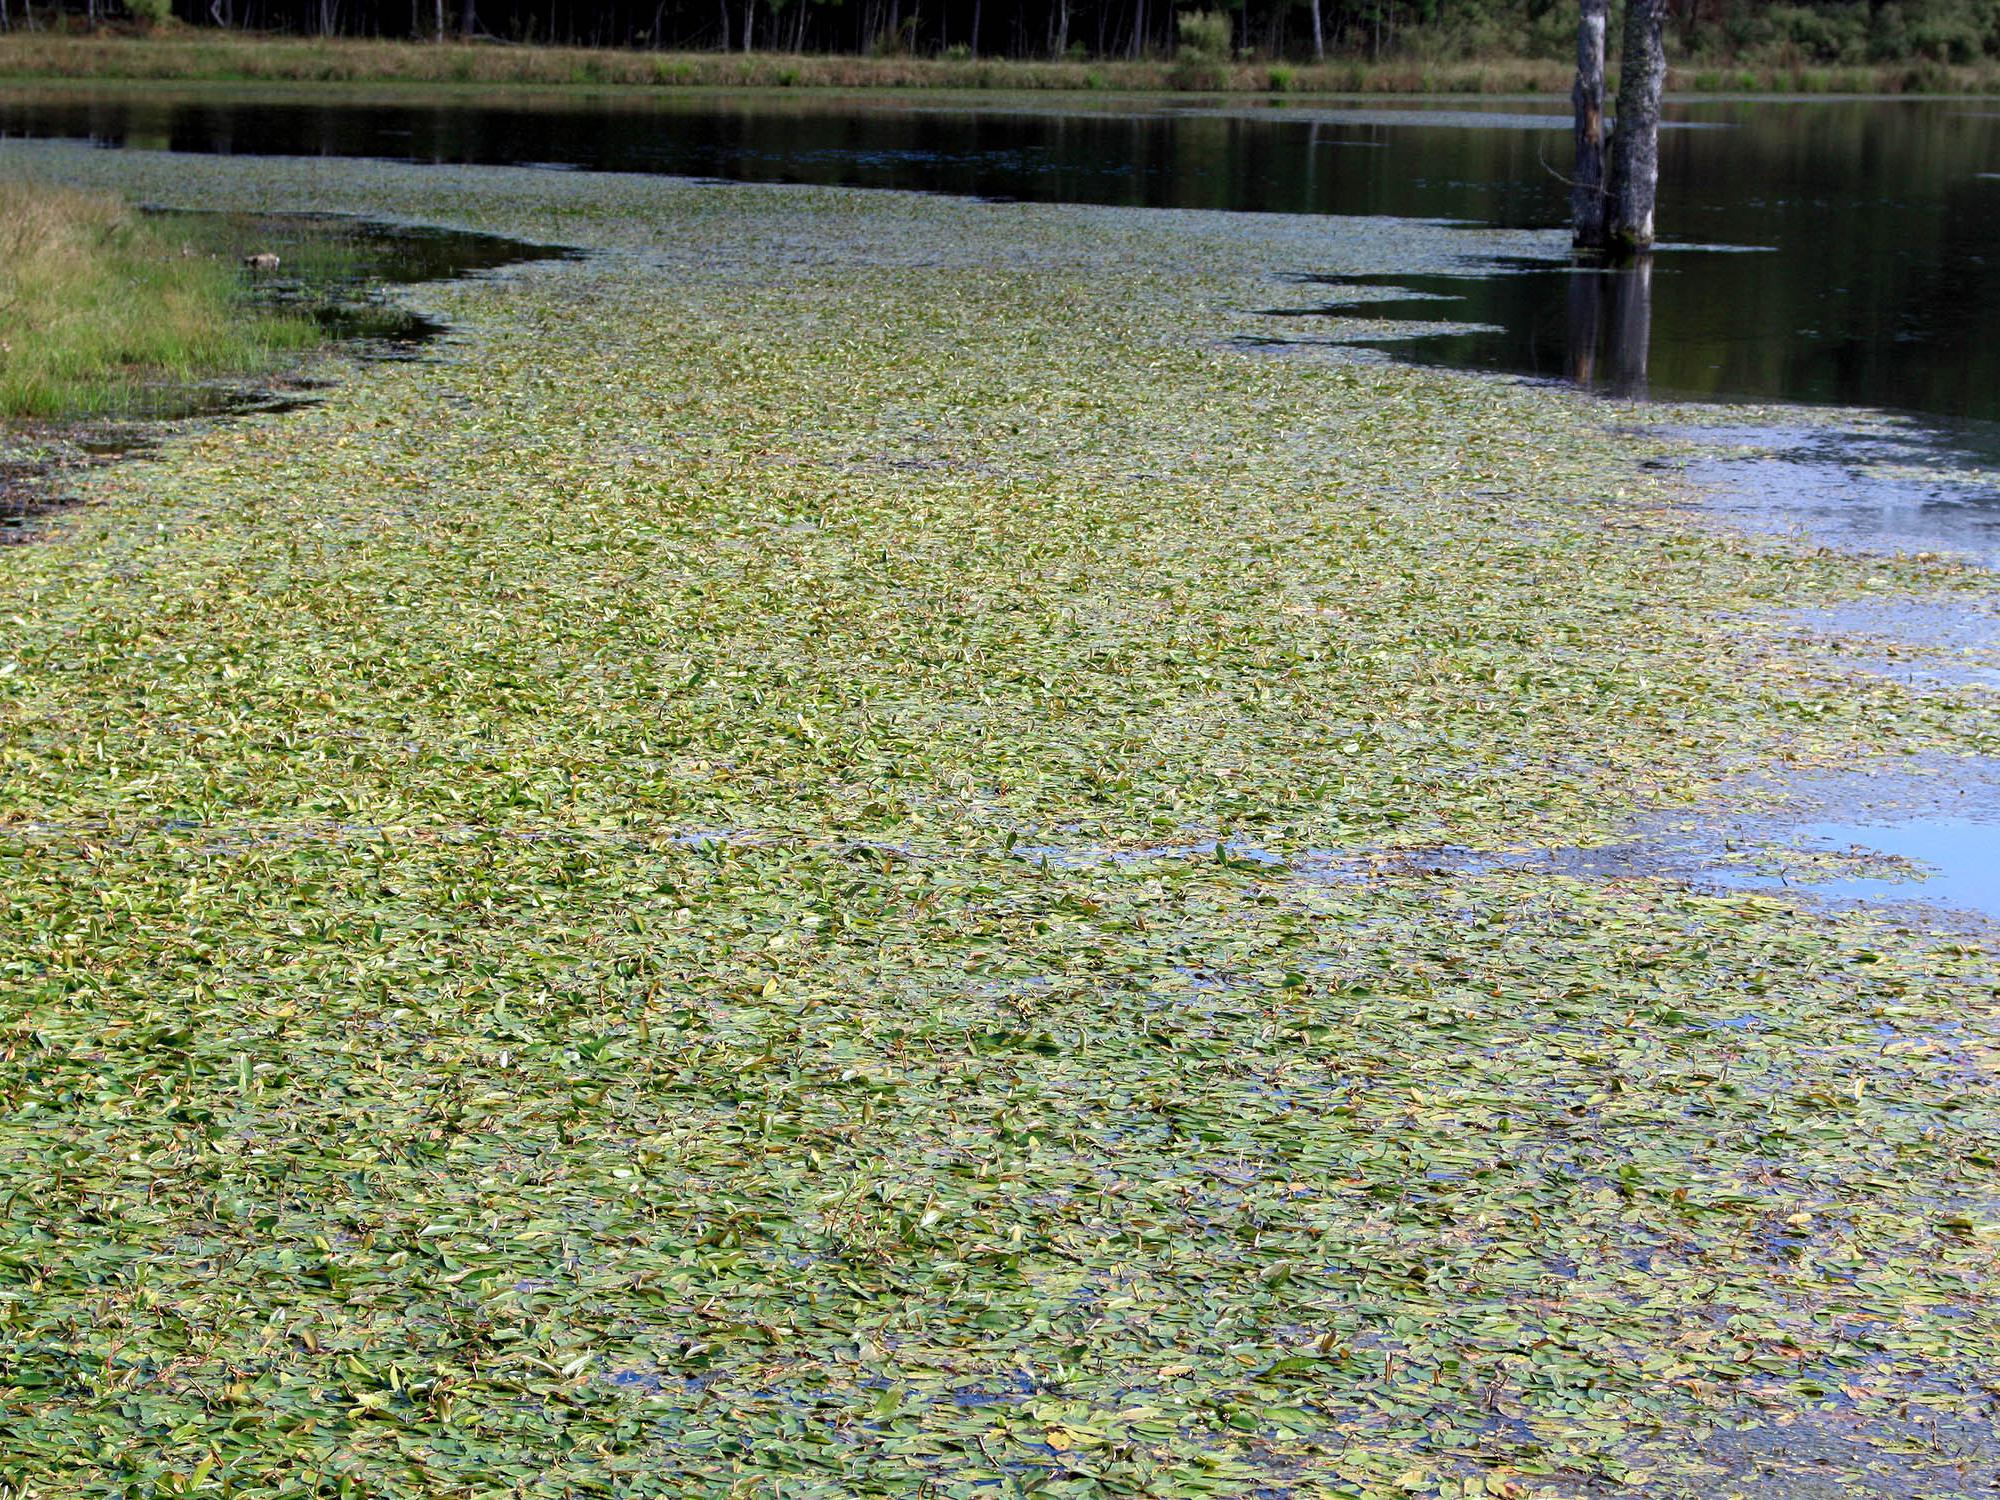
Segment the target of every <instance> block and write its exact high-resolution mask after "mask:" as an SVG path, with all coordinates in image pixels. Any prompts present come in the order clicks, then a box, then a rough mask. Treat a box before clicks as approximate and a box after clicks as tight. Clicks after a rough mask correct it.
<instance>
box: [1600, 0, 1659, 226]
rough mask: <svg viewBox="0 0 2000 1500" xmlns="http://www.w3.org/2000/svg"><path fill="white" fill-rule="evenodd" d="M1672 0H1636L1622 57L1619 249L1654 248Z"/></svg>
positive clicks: (1614, 155)
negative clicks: (1668, 10)
mask: <svg viewBox="0 0 2000 1500" xmlns="http://www.w3.org/2000/svg"><path fill="white" fill-rule="evenodd" d="M1666 19H1667V0H1631V4H1630V5H1629V6H1628V8H1627V9H1626V12H1625V50H1624V52H1623V53H1622V54H1621V55H1620V57H1619V59H1618V122H1617V128H1616V129H1615V130H1613V131H1612V134H1611V229H1610V241H1611V245H1612V247H1613V248H1614V249H1616V250H1619V251H1621V252H1623V253H1625V254H1635V253H1637V252H1640V251H1643V250H1647V249H1649V248H1651V246H1652V243H1653V202H1654V199H1655V198H1656V197H1657V196H1658V193H1659V187H1660V95H1661V94H1662V93H1664V92H1665V91H1666V86H1667V48H1666V37H1665V29H1666Z"/></svg>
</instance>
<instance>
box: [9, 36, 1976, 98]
mask: <svg viewBox="0 0 2000 1500" xmlns="http://www.w3.org/2000/svg"><path fill="white" fill-rule="evenodd" d="M0 77H4V78H8V79H13V80H33V79H101V80H105V81H112V80H174V81H182V82H211V83H260V82H271V83H282V82H299V83H306V82H313V83H332V82H354V83H369V82H372V83H427V84H438V83H459V84H482V85H504V84H564V85H588V86H612V87H663V86H664V87H697V88H804V89H819V88H838V89H877V88H879V89H915V90H923V89H969V90H988V89H990V90H1022V91H1031V92H1039V91H1059V90H1069V91H1093V90H1103V91H1108V92H1122V93H1232V94H1273V93H1276V94H1293V93H1296V94H1342V93H1349V94H1351V93H1366V94H1562V93H1566V92H1567V91H1568V89H1569V86H1570V82H1571V78H1572V69H1571V67H1570V65H1569V64H1568V62H1567V61H1565V60H1562V59H1556V58H1528V57H1520V58H1492V59H1483V60H1478V61H1434V60H1421V59H1392V60H1387V61H1381V62H1369V61H1365V60H1359V59H1351V60H1334V61H1328V62H1325V63H1316V64H1292V63H1285V62H1273V61H1243V62H1234V63H1226V64H1223V63H1217V64H1203V65H1201V66H1200V67H1186V66H1183V65H1181V64H1179V63H1176V62H1173V61H1171V60H1166V59H1142V60H1136V61H1094V62H1084V61H1062V62H1049V61H1025V60H1015V59H1003V58H968V59H955V58H936V57H851V56H836V55H818V54H796V55H795V54H791V53H761V52H753V53H717V52H639V51H627V50H614V49H599V48H587V47H541V46H523V45H513V44H496V43H479V44H463V43H448V44H445V45H442V46H439V45H434V44H431V43H424V42H405V41H387V40H374V39H360V38H351V39H350V38H341V39H332V40H329V39H320V38H302V37H280V36H255V35H241V34H232V35H226V36H225V35H219V34H214V33H188V32H183V33H179V34H169V35H154V36H131V35H119V34H100V35H94V36H74V35H55V34H49V33H15V34H12V35H8V36H4V37H0ZM1669 85H1670V87H1671V88H1672V89H1673V90H1675V91H1677V92H1683V93H1687V92H1692V93H1795V94H1913V93H1920V94H1986V93H1994V92H1996V91H2000V67H1996V66H1994V65H1991V64H1984V65H1979V66H1972V67H1951V66H1947V65H1944V64H1941V63H1936V62H1931V61H1925V60H1910V61H1907V62H1897V63H1888V64H1877V65H1866V66H1853V67H1842V66H1825V65H1817V64H1806V63H1803V62H1799V61H1797V60H1795V59H1789V58H1785V57H1775V58H1767V59H1761V60H1748V61H1745V60H1731V59H1709V58H1694V59H1687V60H1684V61H1682V62H1680V63H1678V64H1677V65H1676V66H1675V67H1674V69H1673V71H1672V73H1671V75H1670V78H1669Z"/></svg>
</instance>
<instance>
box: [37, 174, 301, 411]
mask: <svg viewBox="0 0 2000 1500" xmlns="http://www.w3.org/2000/svg"><path fill="white" fill-rule="evenodd" d="M321 337H322V335H321V333H320V331H319V329H318V327H317V326H316V325H315V324H314V323H313V322H312V320H311V319H308V318H300V317H294V316H289V315H285V314H273V313H269V312H265V311H262V310H258V309H255V308H252V307H250V306H249V305H248V304H247V300H246V296H245V282H244V277H243V275H242V272H241V271H240V270H239V269H238V268H237V267H236V266H235V265H234V264H232V263H230V262H228V261H225V260H223V259H220V258H218V257H216V256H214V255H211V254H203V253H198V252H196V251H195V250H194V248H193V247H192V246H184V245H182V244H181V243H180V242H179V241H177V240H176V239H174V238H173V237H172V236H171V235H170V234H168V233H166V232H165V231H164V230H163V228H162V227H161V226H158V225H155V224H151V223H148V222H147V221H146V220H144V219H143V218H141V217H140V216H139V215H137V214H135V213H134V212H133V210H132V209H131V208H130V207H129V206H127V205H126V204H125V203H124V202H123V201H121V200H120V199H118V198H117V197H115V196H113V195H110V194H106V193H92V192H75V191H69V190H65V189H60V188H50V187H43V186H40V185H37V184H35V183H31V182H26V181H20V180H15V181H5V182H0V416H9V417H60V416H73V415H87V414H93V413H101V412H104V411H109V410H113V409H118V408H123V407H128V406H130V405H132V404H133V402H134V401H135V400H136V399H139V398H140V396H141V395H142V393H143V391H144V390H145V389H146V388H148V387H154V386H159V385H162V384H171V383H174V382H180V381H187V380H194V379H200V378H203V377H206V376H212V375H219V374H227V373H231V372H235V371H240V370H247V369H252V368H255V367H257V366H259V365H261V364H264V363H265V362H267V361H268V360H269V359H270V358H271V357H272V356H273V355H274V354H277V353H279V352H281V351H286V350H296V349H299V348H302V347H307V346H309V345H312V344H314V343H317V342H318V341H319V340H320V339H321Z"/></svg>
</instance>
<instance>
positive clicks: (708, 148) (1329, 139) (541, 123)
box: [0, 85, 2000, 421]
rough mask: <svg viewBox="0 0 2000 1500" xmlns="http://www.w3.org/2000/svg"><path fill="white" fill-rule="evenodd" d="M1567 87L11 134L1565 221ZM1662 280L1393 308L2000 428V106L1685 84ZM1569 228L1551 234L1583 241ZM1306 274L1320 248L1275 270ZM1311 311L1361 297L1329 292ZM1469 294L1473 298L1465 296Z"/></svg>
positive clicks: (163, 118)
mask: <svg viewBox="0 0 2000 1500" xmlns="http://www.w3.org/2000/svg"><path fill="white" fill-rule="evenodd" d="M1568 130H1569V122H1568V118H1567V115H1566V114H1565V113H1564V111H1563V109H1562V108H1561V106H1560V105H1557V104H1554V103H1552V102H1550V101H1535V102H1522V101H1513V102H1501V103H1491V102H1468V101H1450V102H1444V101H1437V102H1431V103H1412V102H1410V101H1372V102H1354V103H1341V104H1338V105H1337V106H1336V105H1333V104H1328V103H1325V102H1314V103H1305V102H1299V101H1291V100H1271V101H1261V102H1260V101H1250V102H1245V101H1242V100H1206V101H1204V100H1199V99H1195V100H1190V99H1188V98H1186V97H1177V98H1174V99H1170V100H1130V99H1122V100H1117V101H1111V102H1105V101H1097V100H1092V99H1090V98H1088V97H1087V96H1085V97H1076V96H1068V97H1057V98H1047V97H1037V98H1020V97H1010V96H986V97H983V98H982V97H978V96H958V97H941V96H934V95H927V96H922V97H915V98H913V97H911V96H907V95H906V96H902V97H885V96H882V95H871V96H866V97H854V96H827V95H810V96H807V95H801V96H787V95H782V94H780V95H775V96H774V95H771V94H764V95H759V96H745V95H734V94H727V93H717V92H695V91H684V92H673V91H660V92H655V93H648V94H645V95H638V94H633V93H629V92H628V93H610V94H587V93H581V92H577V91H554V90H551V91H544V92H541V93H534V94H522V93H514V94H511V95H508V96H505V97H504V98H496V97H493V96H490V95H483V94H480V93H477V92H472V91H464V90H449V89H447V90H432V91H429V92H426V93H425V94H423V95H421V96H419V95H416V94H414V93H411V92H389V93H385V92H381V91H375V92H368V91H360V90H354V89H338V88H334V89H318V90H314V89H292V90H290V91H287V92H283V93H277V92H271V91H268V90H265V91H258V90H255V89H246V88H231V87H221V86H211V87H207V88H202V89H186V88H180V87H173V88H160V87H147V86H131V85H126V86H118V87H105V86H86V87H74V86H70V87H57V86H46V87H39V88H18V89H13V90H10V91H9V92H8V94H7V96H6V97H5V98H4V99H0V134H13V135H35V136H61V137H70V138H84V139H89V140H93V141H97V142H100V143H102V144H104V145H107V146H133V147H152V148H171V149H175V150H182V151H203V152H240V153H246V154H280V155H340V156H380V157H391V158H397V159H402V160H415V161H429V162H455V163H505V164H513V165H542V166H554V167H580V168H598V169H606V170H618V171H641V172H667V173H678V174H686V175H693V176H698V177H709V178H723V179H730V180H743V181H762V182H798V183H831V184H844V185H851V186H859V187H882V188H911V189H919V190H926V191H935V192H944V193H959V194H972V195H979V196H987V197H1001V198H1021V199H1031V200H1040V201H1062V202H1085V203H1111V204H1127V205H1138V206H1149V207H1162V208H1168V207H1177V208H1211V209H1228V210H1246V211H1248V210H1258V211H1271V212H1278V213H1298V214H1358V215H1396V216H1400V217H1406V218H1434V219H1446V220H1454V221H1459V222H1463V223H1467V224H1475V225H1484V226H1499V227H1505V228H1527V229H1537V228H1549V229H1553V228H1557V227H1559V226H1561V225H1562V223H1563V222H1564V219H1565V214H1566V194H1567V187H1566V186H1565V184H1564V183H1563V182H1562V180H1561V179H1560V177H1559V175H1558V174H1559V173H1560V172H1561V171H1562V170H1563V169H1564V167H1565V164H1566V162H1567V160H1568V155H1569V144H1568ZM1661 158H1662V174H1663V178H1662V194H1661V204H1660V222H1661V225H1662V229H1663V232H1664V233H1665V234H1667V235H1668V236H1670V237H1671V238H1672V240H1673V241H1674V243H1673V245H1672V246H1669V247H1666V248H1663V250H1662V252H1661V253H1660V254H1659V255H1658V256H1657V257H1656V258H1655V260H1654V262H1653V266H1652V269H1651V271H1650V273H1649V274H1648V275H1646V276H1645V277H1643V278H1635V277H1632V276H1627V275H1619V274H1613V273H1605V272H1601V271H1584V272H1582V273H1581V274H1572V269H1571V268H1570V267H1569V266H1568V265H1566V264H1564V263H1562V262H1560V261H1535V262H1512V263H1505V264H1493V263H1486V264H1479V263H1470V264H1468V266H1467V267H1466V270H1467V272H1468V274H1467V275H1466V276H1463V277H1450V278H1406V279H1403V280H1401V281H1400V282H1399V283H1397V284H1400V285H1403V286H1405V287H1407V288H1409V289H1410V290H1411V291H1412V292H1413V293H1416V294H1419V296H1418V297H1417V298H1414V299H1404V300H1403V301H1402V302H1401V303H1400V304H1399V305H1396V306H1394V307H1389V308H1381V309H1377V311H1382V312H1392V313H1394V314H1395V315H1396V316H1398V317H1415V318H1417V319H1419V320H1436V319H1438V318H1440V317H1442V318H1448V319H1451V320H1453V321H1456V322H1464V321H1471V322H1476V323H1480V324H1485V325H1490V328H1489V331H1486V332H1480V333H1472V334H1464V333H1453V334H1450V335H1446V336H1438V337H1432V338H1422V339H1417V340H1415V341H1406V342H1404V343H1402V344H1400V345H1399V346H1398V347H1397V349H1396V352H1397V353H1398V355H1399V356H1400V357H1405V358H1411V359H1418V360H1425V361H1430V362H1437V363H1445V364H1451V365H1470V366H1473V367H1476V368H1486V369H1497V370H1511V371H1517V372H1522V373H1528V374H1545V375H1552V376H1557V377H1561V376H1574V377H1577V378H1580V379H1583V380H1586V381H1588V382H1591V383H1599V384H1605V385H1608V386H1611V387H1613V388H1614V389H1622V390H1625V391H1631V392H1636V391H1637V390H1639V389H1647V390H1650V392H1651V393H1653V394H1656V395H1674V396H1683V395H1685V396H1702V397H1726V398H1752V399H1770V400H1785V401H1793V400H1803V401H1820V402H1837V403H1841V404H1844V405H1863V406H1874V407H1882V408H1888V409H1896V410H1906V411H1912V412H1918V413H1923V414H1926V415H1929V416H1934V417H1944V418H1954V419H1957V418H1974V419H1983V420H1985V421H2000V109H1995V108H1993V107H1991V106H1990V105H1986V104H1979V103H1969V102H1967V101H1964V100H1923V101H1917V100H1860V101H1857V100H1799V101H1742V100H1715V101H1699V102H1683V103H1678V104H1675V105H1673V106H1672V107H1671V108H1670V110H1669V119H1668V122H1667V129H1666V131H1665V134H1664V137H1663V140H1662V143H1661ZM1558 246H1559V242H1556V241H1552V242H1551V248H1552V249H1556V248H1557V247H1558ZM1272 269H1273V271H1274V273H1277V274H1280V275H1283V274H1286V273H1294V274H1297V275H1299V276H1301V277H1304V276H1306V275H1308V274H1309V273H1310V272H1311V269H1312V268H1310V267H1305V266H1298V267H1287V266H1274V267H1273V268H1272ZM1319 290H1320V291H1321V292H1323V293H1325V294H1326V295H1323V296H1321V297H1320V298H1319V299H1318V304H1317V305H1316V304H1314V303H1312V302H1310V301H1308V302H1307V303H1306V304H1305V305H1304V306H1303V307H1302V308H1300V309H1298V310H1297V311H1296V313H1295V314H1294V317H1295V318H1311V317H1313V316H1315V315H1316V314H1317V313H1318V312H1319V311H1320V310H1321V307H1322V306H1324V305H1331V304H1336V303H1338V302H1340V301H1341V295H1340V292H1339V290H1338V289H1331V290H1330V289H1328V288H1325V287H1321V288H1320V289H1319ZM1441 299H1449V300H1441Z"/></svg>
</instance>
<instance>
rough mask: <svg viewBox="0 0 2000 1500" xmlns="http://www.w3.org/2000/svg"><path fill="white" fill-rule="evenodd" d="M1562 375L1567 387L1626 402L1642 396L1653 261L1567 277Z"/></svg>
mask: <svg viewBox="0 0 2000 1500" xmlns="http://www.w3.org/2000/svg"><path fill="white" fill-rule="evenodd" d="M1568 313H1569V321H1568V343H1567V347H1566V350H1565V358H1564V363H1563V373H1564V375H1565V376H1566V377H1567V378H1568V379H1569V380H1570V382H1571V383H1572V384H1575V385H1580V386H1584V387H1586V388H1589V389H1592V390H1599V389H1601V390H1603V391H1605V392H1607V393H1608V394H1610V395H1613V396H1617V397H1620V398H1625V399H1631V400H1643V399H1644V398H1645V396H1646V389H1647V382H1646V370H1647V361H1648V358H1649V356H1650V354H1651V351H1652V344H1653V258H1652V257H1651V256H1650V255H1646V256H1641V257H1639V258H1638V259H1637V260H1636V261H1632V262H1630V263H1628V264H1625V265H1621V266H1615V267H1613V266H1602V265H1582V266H1579V267H1577V268H1576V269H1575V270H1574V271H1572V272H1571V273H1570V277H1569V289H1568Z"/></svg>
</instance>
